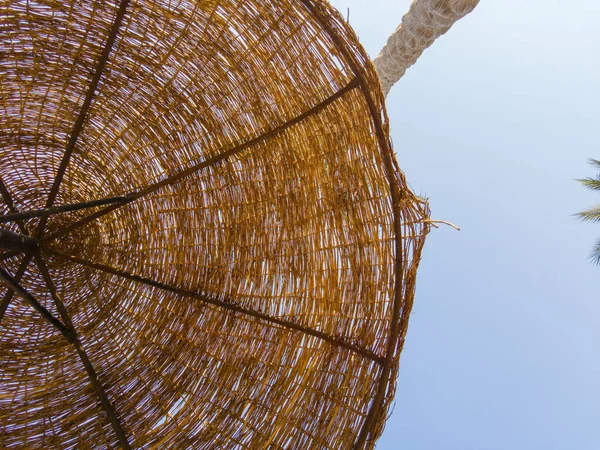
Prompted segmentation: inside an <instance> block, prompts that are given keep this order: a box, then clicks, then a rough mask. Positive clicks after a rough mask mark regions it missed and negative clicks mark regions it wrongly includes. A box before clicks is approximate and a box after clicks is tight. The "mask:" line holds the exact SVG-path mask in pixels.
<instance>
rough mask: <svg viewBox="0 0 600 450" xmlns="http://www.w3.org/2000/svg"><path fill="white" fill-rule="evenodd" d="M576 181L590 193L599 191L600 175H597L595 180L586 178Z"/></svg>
mask: <svg viewBox="0 0 600 450" xmlns="http://www.w3.org/2000/svg"><path fill="white" fill-rule="evenodd" d="M577 181H578V182H580V183H581V184H583V186H584V187H586V188H587V189H589V190H591V191H600V174H599V175H597V176H596V178H591V177H588V178H582V179H579V180H577Z"/></svg>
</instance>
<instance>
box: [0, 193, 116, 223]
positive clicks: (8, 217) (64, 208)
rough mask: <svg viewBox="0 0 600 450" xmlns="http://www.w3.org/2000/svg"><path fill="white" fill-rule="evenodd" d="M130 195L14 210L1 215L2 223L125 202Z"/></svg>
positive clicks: (0, 221) (0, 220)
mask: <svg viewBox="0 0 600 450" xmlns="http://www.w3.org/2000/svg"><path fill="white" fill-rule="evenodd" d="M127 199H128V197H126V196H122V197H110V198H103V199H99V200H91V201H89V202H80V203H71V204H69V205H61V206H53V207H51V208H43V209H35V210H32V211H26V212H14V213H10V214H5V215H3V216H0V223H8V222H14V221H17V220H25V219H31V218H34V217H48V216H52V215H54V214H61V213H65V212H70V211H78V210H80V209H86V208H93V207H95V206H104V205H110V204H113V203H124V202H126V201H127Z"/></svg>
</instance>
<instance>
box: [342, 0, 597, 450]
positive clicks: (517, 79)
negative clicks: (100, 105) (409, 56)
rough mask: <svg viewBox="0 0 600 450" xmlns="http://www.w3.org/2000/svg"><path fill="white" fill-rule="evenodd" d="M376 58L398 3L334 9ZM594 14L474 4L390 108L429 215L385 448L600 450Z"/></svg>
mask: <svg viewBox="0 0 600 450" xmlns="http://www.w3.org/2000/svg"><path fill="white" fill-rule="evenodd" d="M333 4H334V5H335V6H337V7H338V8H339V9H340V10H342V11H343V14H344V16H345V15H346V7H349V8H350V24H351V25H352V26H353V27H354V29H355V30H356V31H357V32H358V34H359V37H360V39H361V42H362V43H363V45H364V46H365V48H366V49H367V51H368V52H369V54H370V55H371V56H372V57H374V56H375V55H376V54H377V53H378V51H379V50H380V48H381V47H382V46H383V44H384V43H385V41H386V39H387V36H388V35H389V34H390V33H391V32H392V31H393V30H394V29H395V28H396V26H397V25H398V24H399V23H400V20H401V17H402V15H403V14H404V13H405V12H406V11H408V8H409V4H410V1H409V0H334V1H333ZM599 23H600V1H598V0H571V1H558V0H527V1H525V0H520V1H517V0H481V2H480V4H479V6H478V7H477V8H476V9H475V11H474V12H473V13H471V14H470V15H469V16H467V17H466V18H465V19H463V20H462V21H460V22H459V23H458V24H457V25H455V27H454V28H452V29H451V30H450V31H449V32H448V33H447V34H446V35H444V36H442V37H441V38H440V39H439V40H438V41H437V42H436V43H435V44H434V45H433V46H432V47H430V48H429V49H428V50H426V52H425V53H424V54H423V56H422V57H421V59H420V60H419V61H418V62H417V64H416V65H415V66H413V67H412V68H411V69H409V71H408V72H407V73H406V75H405V76H404V77H403V78H402V79H401V80H400V81H399V83H398V84H397V85H396V86H394V88H392V91H391V92H390V95H389V96H388V98H387V105H388V114H389V117H390V122H391V128H392V139H393V141H394V146H395V150H396V152H397V157H398V160H399V162H400V165H401V167H402V169H403V171H404V172H405V173H406V175H407V178H408V181H409V182H410V184H411V185H412V187H413V189H414V190H415V192H416V193H418V194H421V195H425V196H427V197H429V198H430V202H431V208H432V216H433V218H434V219H444V220H449V221H451V222H453V223H456V224H457V225H459V226H460V227H461V228H462V231H460V232H458V231H455V230H453V229H451V228H441V229H439V230H433V231H432V232H431V234H430V235H429V239H428V242H427V243H426V246H425V251H424V255H423V260H422V263H421V267H420V272H419V275H418V283H417V295H416V299H415V306H414V309H413V313H412V316H411V320H410V326H409V330H408V336H407V342H406V345H405V347H404V352H403V354H402V358H401V368H400V376H399V379H398V392H397V396H396V401H395V408H394V412H393V414H392V415H391V418H390V419H389V421H388V423H387V426H386V430H385V432H384V434H383V437H382V438H381V440H380V441H379V444H378V447H377V448H378V449H379V450H388V449H389V450H392V449H394V450H395V449H409V450H421V449H423V450H437V449H440V450H450V449H452V450H455V449H456V450H470V449H473V450H492V449H494V450H496V449H501V450H520V449H527V450H534V449H535V450H537V449H543V450H553V449H560V450H598V449H600V326H599V325H600V301H599V300H600V299H599V295H598V293H599V287H600V286H599V280H600V267H596V266H593V265H591V264H590V263H589V261H588V259H587V258H588V255H589V252H590V250H591V247H592V244H593V242H594V240H595V239H596V237H600V225H593V224H582V223H580V222H578V220H577V219H575V218H574V217H573V214H574V213H576V212H578V211H580V210H583V209H585V208H588V207H591V206H593V205H594V204H597V203H600V195H598V194H596V195H594V194H593V193H590V192H587V191H585V190H584V189H583V188H582V187H581V186H580V185H579V184H578V183H576V182H575V181H574V179H576V178H583V177H586V176H592V175H595V173H594V170H593V168H592V167H591V166H589V165H588V164H587V162H586V159H587V158H588V157H594V158H596V159H600V124H599V120H598V119H599V115H600V114H599V110H598V105H600V82H599V77H598V75H599V73H600V26H599V25H598V24H599Z"/></svg>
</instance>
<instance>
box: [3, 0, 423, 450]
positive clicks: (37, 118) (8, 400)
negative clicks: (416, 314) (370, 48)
mask: <svg viewBox="0 0 600 450" xmlns="http://www.w3.org/2000/svg"><path fill="white" fill-rule="evenodd" d="M0 29H1V30H2V31H1V33H0V52H1V53H2V58H1V59H0V105H1V109H0V130H2V131H1V132H0V193H1V194H2V199H3V202H2V204H0V213H1V217H0V248H1V251H2V253H1V254H0V279H1V280H2V286H1V289H2V292H0V294H1V297H0V299H1V303H0V316H1V322H0V357H1V361H0V376H1V385H0V426H1V427H2V432H1V433H0V447H1V448H61V449H67V448H118V447H121V448H172V449H184V448H194V449H199V448H206V449H217V448H248V449H250V448H251V449H261V448H285V449H303V448H332V449H342V448H355V449H362V448H371V447H373V445H374V440H375V439H376V438H377V437H378V436H379V435H380V434H381V431H382V428H383V423H384V420H385V418H386V414H387V410H388V407H389V404H390V401H391V399H392V397H393V395H394V386H395V378H396V373H397V369H398V358H399V354H400V351H401V348H402V345H403V342H404V336H405V332H406V327H407V321H408V315H409V312H410V309H411V304H412V300H413V294H414V284H415V273H416V269H417V263H418V261H419V256H420V252H421V249H422V246H423V242H424V238H425V235H426V233H427V231H428V224H427V223H426V222H425V220H426V219H427V217H428V210H427V207H426V205H424V204H423V203H422V202H420V201H419V200H418V199H417V198H416V197H415V196H414V195H413V194H412V193H411V192H410V190H409V189H408V188H407V185H406V182H405V179H404V176H403V175H402V173H401V172H400V171H399V169H398V166H397V163H396V161H395V159H394V155H393V152H392V148H391V145H390V140H389V137H388V124H387V118H386V113H385V108H384V99H383V94H382V91H381V88H380V84H379V80H378V76H377V74H376V72H375V70H374V68H373V66H372V64H371V62H370V61H369V58H368V57H367V55H366V53H365V52H364V50H363V49H362V47H361V46H360V45H359V43H358V41H357V38H356V36H355V35H354V33H353V32H352V30H351V29H350V28H349V27H348V26H347V24H346V23H344V21H343V20H342V19H341V17H340V16H339V15H338V14H337V13H336V12H335V11H334V10H333V9H332V8H331V7H330V6H328V5H327V4H326V3H324V2H323V1H321V0H294V1H292V0H286V1H270V2H263V1H258V0H256V1H252V0H247V1H244V2H240V1H227V0H218V1H216V0H213V1H191V0H187V1H186V0H180V1H176V2H174V1H167V0H158V1H146V0H132V1H131V2H130V1H128V0H123V1H121V2H120V3H119V2H115V1H102V2H81V1H71V2H68V1H64V2H56V1H37V2H33V1H26V0H14V1H12V2H10V3H9V4H8V5H5V6H4V7H3V8H2V10H1V11H0ZM15 294H16V295H15Z"/></svg>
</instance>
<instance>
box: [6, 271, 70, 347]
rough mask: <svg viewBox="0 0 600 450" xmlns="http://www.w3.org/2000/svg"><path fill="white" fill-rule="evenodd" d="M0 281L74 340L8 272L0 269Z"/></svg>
mask: <svg viewBox="0 0 600 450" xmlns="http://www.w3.org/2000/svg"><path fill="white" fill-rule="evenodd" d="M0 280H2V281H3V282H4V283H5V284H6V285H7V286H8V287H9V288H10V289H12V290H13V291H14V292H16V294H17V295H19V296H20V297H21V298H23V300H25V301H26V302H27V303H29V304H30V305H31V306H33V308H34V309H35V310H36V311H37V312H39V313H40V314H41V315H42V317H43V318H44V319H46V320H47V321H48V322H50V323H51V324H52V325H54V326H55V327H56V329H57V330H58V331H60V332H61V334H62V335H63V336H64V337H65V338H67V339H68V340H69V341H70V340H71V339H73V333H72V331H71V330H70V329H69V328H68V327H66V326H65V325H64V324H63V323H62V322H61V321H60V320H58V319H57V318H56V317H54V316H53V315H52V314H51V313H50V311H48V310H47V309H46V308H44V306H43V305H42V304H40V302H38V301H37V300H36V299H35V298H34V297H33V295H31V294H30V293H29V291H27V290H26V289H25V288H24V287H23V286H21V285H20V284H19V283H18V282H17V280H15V279H14V278H13V277H12V276H11V275H10V274H9V273H8V272H7V271H6V270H4V269H3V268H1V267H0Z"/></svg>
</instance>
